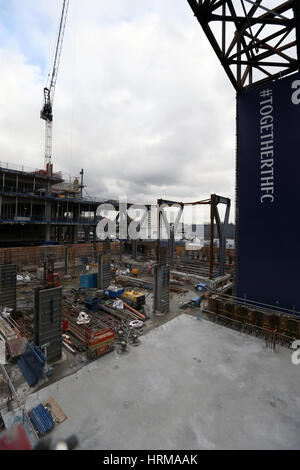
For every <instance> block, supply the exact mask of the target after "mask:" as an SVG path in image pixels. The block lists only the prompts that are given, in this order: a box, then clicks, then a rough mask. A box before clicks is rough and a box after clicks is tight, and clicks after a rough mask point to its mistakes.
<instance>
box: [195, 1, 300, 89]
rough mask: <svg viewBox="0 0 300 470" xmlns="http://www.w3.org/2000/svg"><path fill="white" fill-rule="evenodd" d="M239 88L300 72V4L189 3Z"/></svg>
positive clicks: (286, 2)
mask: <svg viewBox="0 0 300 470" xmlns="http://www.w3.org/2000/svg"><path fill="white" fill-rule="evenodd" d="M187 1H188V3H189V5H190V7H191V8H192V10H193V12H194V15H195V16H196V18H197V20H198V21H199V23H200V25H201V26H202V29H203V31H204V33H205V34H206V36H207V38H208V40H209V42H210V43H211V45H212V47H213V49H214V51H215V53H216V54H217V56H218V58H219V60H220V62H221V64H222V66H223V67H224V69H225V72H226V73H227V75H228V77H229V79H230V81H231V83H232V84H233V86H234V87H235V89H236V90H237V91H238V90H241V89H243V88H245V87H249V86H254V85H257V84H258V83H263V82H265V81H268V80H271V79H275V78H279V77H282V76H284V75H287V74H289V73H291V72H294V71H296V70H298V69H299V58H300V2H299V0H289V1H284V2H283V1H279V0H269V1H266V0H255V1H252V0H235V1H233V0H187Z"/></svg>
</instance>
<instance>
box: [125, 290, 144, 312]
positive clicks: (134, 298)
mask: <svg viewBox="0 0 300 470" xmlns="http://www.w3.org/2000/svg"><path fill="white" fill-rule="evenodd" d="M123 299H124V300H125V302H127V303H128V304H129V305H131V306H132V307H134V308H136V309H137V310H139V309H142V307H143V306H144V305H145V294H144V293H143V292H141V291H139V290H137V289H131V290H127V291H125V292H124V294H123Z"/></svg>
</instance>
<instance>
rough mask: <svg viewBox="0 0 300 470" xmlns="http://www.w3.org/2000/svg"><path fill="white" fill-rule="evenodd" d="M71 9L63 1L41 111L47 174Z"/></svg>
mask: <svg viewBox="0 0 300 470" xmlns="http://www.w3.org/2000/svg"><path fill="white" fill-rule="evenodd" d="M68 8H69V0H63V7H62V13H61V18H60V23H59V30H58V36H57V43H56V48H55V54H54V61H53V67H52V74H51V76H50V74H49V83H48V86H47V87H45V88H44V105H43V108H42V110H41V114H40V116H41V119H43V120H44V121H45V170H46V174H48V175H51V174H52V164H51V158H52V123H53V101H54V93H55V85H56V80H57V75H58V68H59V62H60V56H61V50H62V45H63V40H64V33H65V28H66V20H67V14H68Z"/></svg>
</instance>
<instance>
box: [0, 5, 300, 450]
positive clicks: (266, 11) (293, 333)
mask: <svg viewBox="0 0 300 470" xmlns="http://www.w3.org/2000/svg"><path fill="white" fill-rule="evenodd" d="M183 1H184V3H186V7H187V9H188V11H189V13H190V14H193V15H194V16H195V21H197V22H198V26H199V27H201V29H202V32H203V33H204V35H205V37H206V40H207V41H209V43H210V44H211V46H212V48H213V51H214V53H215V54H216V55H217V57H218V59H219V61H220V63H221V65H220V67H222V68H223V69H224V71H225V73H226V74H227V76H228V78H229V81H230V82H231V85H232V86H233V87H234V90H235V93H236V96H237V108H236V114H237V116H236V120H237V126H236V130H235V129H232V133H233V134H234V133H235V132H236V134H237V137H236V169H235V170H236V182H235V187H236V200H235V219H233V218H232V211H233V205H234V201H232V200H231V199H230V198H229V197H227V195H226V194H215V191H217V189H216V188H215V187H214V186H213V185H212V191H211V194H207V197H206V198H205V199H201V200H192V201H191V200H188V202H187V201H181V200H175V201H173V200H168V199H164V198H163V197H162V195H161V194H154V195H153V199H154V201H155V202H154V203H152V204H149V202H147V201H141V204H143V206H142V207H141V206H135V205H134V204H131V203H128V202H126V203H125V204H124V203H122V201H120V200H116V199H115V198H113V197H112V198H111V199H110V198H103V197H97V195H95V196H94V197H91V196H89V195H88V193H87V192H86V191H85V188H87V189H88V186H89V184H88V183H89V181H88V179H86V178H85V169H82V170H81V172H80V174H79V175H78V176H77V177H74V178H72V179H71V181H66V179H65V178H64V176H63V175H62V173H61V172H60V171H56V166H55V158H53V155H52V124H53V119H54V117H53V116H54V113H53V110H54V91H55V87H56V82H57V77H58V70H59V64H60V58H61V51H62V47H63V40H64V35H65V27H66V22H67V17H68V11H69V8H70V5H69V0H62V2H61V3H62V11H61V16H60V19H59V30H58V36H57V41H56V44H55V54H54V61H53V66H52V75H51V76H50V79H49V83H48V84H47V86H46V87H45V88H44V90H43V100H44V101H43V107H42V110H41V114H40V117H41V119H42V120H43V121H45V132H46V138H45V163H44V167H43V168H42V169H41V168H40V169H33V168H29V167H27V166H26V162H25V161H24V162H21V163H20V164H19V165H13V164H11V163H3V162H0V449H1V450H2V449H8V450H17V449H21V450H31V449H41V450H43V449H47V450H48V449H75V448H76V449H81V450H114V449H120V450H128V449H132V450H139V449H146V450H147V449H149V450H150V449H155V450H160V449H166V450H174V449H175V450H176V449H187V450H193V449H197V450H220V449H225V450H229V449H231V450H233V449H249V450H254V449H260V450H262V449H264V450H271V449H274V450H275V449H280V450H281V449H282V450H291V449H299V446H300V438H299V425H300V394H299V377H300V376H299V371H300V354H297V350H298V349H297V348H299V347H300V296H299V289H298V284H299V282H298V281H299V273H298V268H297V266H298V263H299V260H300V251H299V242H298V239H297V233H298V230H297V226H298V225H299V223H298V222H297V221H296V222H295V223H296V227H294V226H293V227H292V228H291V230H290V231H289V233H288V234H287V233H286V225H287V224H286V221H287V220H292V219H291V217H292V213H293V211H294V209H295V207H296V206H297V202H298V199H299V196H298V195H296V194H295V184H293V178H294V179H296V177H297V176H296V175H297V174H298V172H297V167H296V163H295V162H294V161H295V160H296V158H295V155H296V153H295V149H296V148H297V145H298V144H299V132H298V130H297V129H298V127H299V119H300V106H299V104H300V91H299V89H300V76H299V68H300V5H299V2H297V1H296V0H290V1H284V2H282V1H275V0H274V1H273V2H272V1H271V2H268V1H264V0H257V1H253V2H252V1H247V0H241V1H240V2H235V1H232V0H221V1H216V0H214V1H207V0H203V1H201V0H187V1H185V0H183ZM71 3H72V2H70V4H71ZM237 3H238V4H239V6H238V7H237ZM215 24H217V28H216V29H214V28H213V26H215ZM57 86H59V82H58V85H57ZM275 107H276V109H275ZM199 113H201V110H199ZM287 129H289V131H287ZM287 132H289V137H288V141H286V139H285V142H284V143H282V140H283V136H284V135H286V133H287ZM275 133H276V136H275V137H274V134H275ZM54 135H55V134H54ZM53 138H54V137H53ZM253 155H255V158H254V157H253ZM3 158H4V157H3ZM275 158H276V159H277V161H276V165H275V163H274V160H275ZM257 162H258V163H257ZM41 166H42V165H41ZM287 167H289V168H290V170H289V171H287ZM274 168H275V170H274ZM295 182H296V181H295ZM275 186H276V188H275ZM295 197H296V202H295V203H291V202H290V201H294V198H295ZM292 198H293V199H292ZM187 206H188V207H189V208H190V210H191V211H192V210H193V211H198V210H199V211H201V210H203V211H205V214H206V220H205V221H204V222H203V219H201V220H196V221H195V220H192V219H191V218H189V217H187V218H185V219H184V218H183V215H184V213H185V214H186V210H187V209H186V207H187ZM186 220H188V222H186ZM231 220H235V223H232V222H231ZM274 221H276V229H274ZM298 356H299V357H298Z"/></svg>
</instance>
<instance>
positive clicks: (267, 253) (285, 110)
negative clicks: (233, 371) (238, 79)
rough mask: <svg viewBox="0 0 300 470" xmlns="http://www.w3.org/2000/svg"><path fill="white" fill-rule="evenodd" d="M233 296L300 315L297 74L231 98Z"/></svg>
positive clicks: (299, 95)
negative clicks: (234, 140)
mask: <svg viewBox="0 0 300 470" xmlns="http://www.w3.org/2000/svg"><path fill="white" fill-rule="evenodd" d="M237 106H238V108H237V116H238V119H237V125H238V151H237V247H236V249H237V271H236V274H237V276H236V286H237V291H236V293H237V296H238V297H242V298H246V299H247V300H249V301H255V302H258V303H260V304H268V305H271V306H274V307H276V308H279V309H281V308H282V309H283V308H285V309H291V310H294V311H298V312H300V216H299V212H298V211H299V209H300V152H299V149H300V74H299V73H296V74H293V75H290V76H288V77H286V78H282V79H279V80H276V81H271V82H268V83H266V84H263V85H260V86H258V87H255V88H250V89H248V90H244V91H242V92H239V93H238V96H237Z"/></svg>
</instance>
